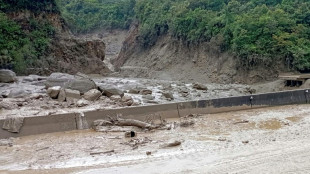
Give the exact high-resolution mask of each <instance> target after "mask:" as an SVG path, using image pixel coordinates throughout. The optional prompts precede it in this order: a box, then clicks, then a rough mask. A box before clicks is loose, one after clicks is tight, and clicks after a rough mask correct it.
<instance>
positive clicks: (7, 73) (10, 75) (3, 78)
mask: <svg viewBox="0 0 310 174" xmlns="http://www.w3.org/2000/svg"><path fill="white" fill-rule="evenodd" d="M16 80H17V78H16V74H15V72H13V71H11V70H7V69H1V70H0V83H13V82H15V81H16Z"/></svg>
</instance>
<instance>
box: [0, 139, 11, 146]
mask: <svg viewBox="0 0 310 174" xmlns="http://www.w3.org/2000/svg"><path fill="white" fill-rule="evenodd" d="M0 146H9V147H12V146H13V138H9V139H0Z"/></svg>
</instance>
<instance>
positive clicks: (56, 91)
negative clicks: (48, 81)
mask: <svg viewBox="0 0 310 174" xmlns="http://www.w3.org/2000/svg"><path fill="white" fill-rule="evenodd" d="M60 89H61V87H60V86H53V87H50V88H48V89H47V91H46V92H47V94H48V96H50V97H51V98H52V99H57V97H58V94H59V92H60Z"/></svg>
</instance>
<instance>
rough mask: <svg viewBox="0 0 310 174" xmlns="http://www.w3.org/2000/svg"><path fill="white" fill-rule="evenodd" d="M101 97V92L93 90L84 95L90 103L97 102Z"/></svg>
mask: <svg viewBox="0 0 310 174" xmlns="http://www.w3.org/2000/svg"><path fill="white" fill-rule="evenodd" d="M100 96H101V92H100V91H99V90H97V89H91V90H89V91H88V92H86V93H85V94H84V96H83V97H84V99H86V100H88V101H95V100H97V99H98V98H99V97H100Z"/></svg>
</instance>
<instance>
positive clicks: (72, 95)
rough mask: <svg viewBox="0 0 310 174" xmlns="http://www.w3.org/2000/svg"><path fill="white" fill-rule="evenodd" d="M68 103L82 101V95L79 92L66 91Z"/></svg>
mask: <svg viewBox="0 0 310 174" xmlns="http://www.w3.org/2000/svg"><path fill="white" fill-rule="evenodd" d="M65 93H66V100H67V102H74V101H76V100H78V99H81V93H80V91H78V90H72V89H65Z"/></svg>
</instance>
